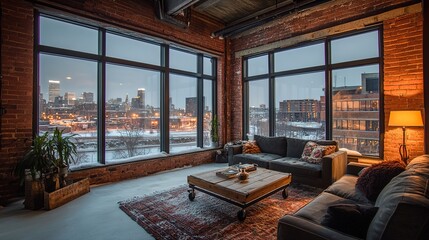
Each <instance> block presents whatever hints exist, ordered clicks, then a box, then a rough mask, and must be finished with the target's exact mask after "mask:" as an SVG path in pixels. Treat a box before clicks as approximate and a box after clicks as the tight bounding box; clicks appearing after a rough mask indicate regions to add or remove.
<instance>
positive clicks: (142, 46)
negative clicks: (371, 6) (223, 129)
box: [40, 17, 379, 108]
mask: <svg viewBox="0 0 429 240" xmlns="http://www.w3.org/2000/svg"><path fill="white" fill-rule="evenodd" d="M41 36H42V37H41V39H40V42H41V44H43V45H49V46H55V47H61V48H67V49H71V50H77V51H83V52H88V53H94V54H96V53H97V52H98V45H97V44H98V32H97V30H95V29H89V28H82V27H76V26H75V25H72V24H68V23H64V22H61V23H59V22H58V21H55V20H51V19H48V18H44V17H41ZM106 41H107V49H108V50H107V54H108V55H109V56H113V57H117V58H124V59H128V60H134V61H142V62H145V63H149V64H153V65H159V63H160V54H159V51H160V50H159V49H160V47H159V46H158V45H155V44H148V43H145V42H141V41H136V40H133V39H126V38H124V37H119V36H116V35H113V34H108V35H107V39H106ZM374 43H375V44H374ZM377 56H378V32H377V31H375V32H369V33H365V34H361V35H358V36H353V37H351V38H348V39H337V40H333V41H332V62H333V63H337V62H344V61H351V60H356V59H362V58H371V57H377ZM170 58H171V62H170V65H171V67H173V68H178V69H183V70H187V71H192V72H195V71H196V65H197V63H196V58H192V57H190V56H189V54H186V53H183V52H180V51H175V50H171V51H170ZM207 59H208V58H205V59H204V60H205V61H204V63H205V64H206V66H205V69H204V72H205V73H206V72H209V71H210V68H209V66H207V65H209V64H210V61H206V60H207ZM267 59H268V58H267V56H266V55H265V56H261V57H258V58H253V59H250V60H249V75H256V74H263V73H266V72H267V71H268V65H267V64H268V60H267ZM323 64H324V45H323V44H316V45H311V46H307V47H301V48H296V49H289V50H286V51H282V52H277V53H276V54H275V70H276V71H285V70H290V69H294V68H303V67H310V66H316V65H323ZM378 72H379V70H378V65H371V66H364V67H357V68H353V69H341V70H335V71H333V85H334V87H335V86H337V87H340V86H344V85H347V86H356V85H360V84H361V83H360V82H361V74H362V73H378ZM106 79H107V80H106V100H109V99H111V98H122V100H123V101H124V100H125V97H126V95H127V94H128V97H129V99H131V98H132V97H135V96H137V89H138V88H145V89H146V104H149V105H153V106H155V107H159V91H160V85H159V81H160V74H159V72H156V71H150V70H143V69H137V68H129V67H122V66H116V65H112V64H108V65H107V69H106ZM176 79H177V80H176ZM49 80H57V81H60V82H61V83H60V88H61V95H62V96H63V95H64V93H65V92H75V93H76V96H77V97H79V96H80V95H81V94H82V92H93V93H94V98H96V97H97V82H96V81H97V63H96V62H91V61H84V60H78V59H71V58H64V57H58V56H52V55H46V54H41V55H40V88H41V89H40V90H41V93H43V96H44V98H45V99H48V81H49ZM175 80H176V81H177V83H174V82H173V81H175ZM277 80H278V81H276V84H277V85H278V86H279V88H278V89H276V101H281V100H287V99H298V98H300V99H307V98H310V99H320V96H322V95H324V92H323V91H322V90H323V88H324V73H311V74H304V75H295V76H288V77H282V78H278V79H277ZM195 82H196V81H195V79H192V78H189V77H182V76H178V75H176V76H172V77H171V86H172V87H171V92H170V95H171V97H172V99H173V103H174V104H175V105H176V107H180V108H184V107H185V98H186V97H195V96H196V84H195V85H194V83H195ZM258 82H260V81H258ZM258 82H255V83H252V86H253V89H252V87H251V94H250V96H251V97H250V104H251V106H259V105H260V104H266V105H268V96H267V94H268V85H267V83H258ZM256 86H258V87H256ZM206 92H207V91H206ZM277 104H278V103H276V105H277Z"/></svg>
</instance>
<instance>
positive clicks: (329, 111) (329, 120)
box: [242, 25, 385, 158]
mask: <svg viewBox="0 0 429 240" xmlns="http://www.w3.org/2000/svg"><path fill="white" fill-rule="evenodd" d="M372 31H378V49H379V52H378V57H374V58H367V59H360V60H352V61H347V62H341V63H335V64H332V63H331V42H332V41H333V40H336V39H341V38H346V37H349V36H353V35H358V34H362V33H366V32H372ZM321 42H323V43H324V45H325V65H320V66H313V67H306V68H300V69H293V70H287V71H281V72H274V61H275V59H274V54H275V53H276V52H281V51H285V50H290V49H295V48H301V47H305V46H309V45H314V44H319V43H321ZM265 54H268V56H269V57H268V69H269V72H268V73H267V74H261V75H253V76H251V77H248V76H247V73H248V64H247V61H248V59H251V58H253V57H258V56H261V55H265ZM376 64H378V67H379V99H378V100H379V105H378V116H379V119H378V132H379V155H378V156H376V157H378V158H383V153H384V144H383V143H384V131H385V130H384V129H385V126H384V111H382V109H384V97H383V92H384V91H383V81H384V75H383V28H382V26H380V25H377V26H371V27H368V28H365V29H360V30H355V31H350V32H347V33H341V34H337V35H332V36H328V37H325V38H323V39H317V40H314V41H304V42H301V43H298V44H296V45H293V46H290V47H286V48H279V49H273V50H270V51H267V52H262V53H257V54H251V55H247V56H243V58H242V70H243V71H242V82H243V92H242V94H243V95H242V96H243V105H242V107H243V115H242V118H243V119H242V121H243V129H242V136H243V139H244V138H245V136H246V134H247V133H248V132H249V84H248V83H249V82H251V81H255V80H261V79H266V78H268V79H269V89H268V96H269V117H270V119H269V123H270V124H269V136H275V105H274V104H275V102H274V101H275V98H274V96H275V95H274V91H275V78H276V77H284V76H292V75H295V74H305V73H311V72H316V71H317V72H318V71H324V72H325V119H326V122H325V127H326V136H325V139H332V138H333V129H334V124H337V125H336V126H339V125H338V123H339V122H338V121H341V120H339V119H334V118H333V108H335V106H333V105H332V103H333V100H332V71H334V70H338V69H344V68H351V67H360V66H368V65H376ZM360 108H361V107H360ZM340 111H344V109H342V108H341V110H340ZM358 111H362V110H360V109H359V110H358ZM333 121H337V122H336V123H335V122H333ZM368 157H375V156H374V155H370V156H368Z"/></svg>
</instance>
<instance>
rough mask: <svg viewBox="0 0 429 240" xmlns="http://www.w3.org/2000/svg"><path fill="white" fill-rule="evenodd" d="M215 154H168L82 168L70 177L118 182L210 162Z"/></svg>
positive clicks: (210, 152) (91, 180)
mask: <svg viewBox="0 0 429 240" xmlns="http://www.w3.org/2000/svg"><path fill="white" fill-rule="evenodd" d="M214 155H215V153H214V151H203V152H197V153H192V154H183V155H177V156H167V157H162V158H156V159H151V160H145V161H138V162H130V163H124V164H120V165H113V166H107V167H100V168H94V169H87V170H80V171H76V172H72V173H71V174H70V178H71V179H81V178H89V179H90V183H91V184H100V183H108V182H117V181H121V180H125V179H131V178H137V177H142V176H147V175H150V174H152V173H156V172H160V171H165V170H170V169H174V168H180V167H185V166H196V165H200V164H203V163H209V162H212V161H213V159H214ZM184 181H186V179H184Z"/></svg>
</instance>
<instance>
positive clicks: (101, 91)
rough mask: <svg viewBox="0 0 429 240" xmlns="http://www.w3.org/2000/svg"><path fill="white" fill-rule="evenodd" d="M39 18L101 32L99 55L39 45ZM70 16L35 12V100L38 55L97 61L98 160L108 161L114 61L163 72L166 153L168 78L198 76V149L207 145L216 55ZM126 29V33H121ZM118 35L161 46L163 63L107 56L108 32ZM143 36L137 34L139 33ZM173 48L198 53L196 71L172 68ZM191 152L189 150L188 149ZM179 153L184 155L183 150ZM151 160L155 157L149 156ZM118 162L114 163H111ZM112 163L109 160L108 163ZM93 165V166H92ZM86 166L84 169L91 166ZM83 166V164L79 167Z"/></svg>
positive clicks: (163, 147) (165, 145)
mask: <svg viewBox="0 0 429 240" xmlns="http://www.w3.org/2000/svg"><path fill="white" fill-rule="evenodd" d="M40 17H45V18H51V19H54V20H58V21H62V22H66V23H71V24H74V25H78V26H82V27H86V28H91V29H94V30H97V31H98V43H99V44H98V47H99V51H98V54H93V53H85V52H80V51H74V50H68V49H64V48H57V47H51V46H45V45H41V44H40V21H39V19H40ZM71 18H73V17H72V16H70V19H69V18H67V16H56V15H55V14H51V13H44V12H39V11H36V13H35V20H34V34H35V38H34V50H33V53H34V55H33V56H34V57H33V60H34V69H33V76H34V85H33V86H34V88H33V101H34V102H39V91H40V89H39V87H38V86H39V83H40V79H39V71H40V63H39V55H40V54H47V55H54V56H60V57H66V58H75V59H83V60H91V61H95V62H97V63H98V74H97V108H98V112H97V119H98V122H97V124H98V128H97V136H98V140H97V143H98V148H97V157H98V159H97V162H98V163H101V164H106V161H105V151H106V143H105V140H106V136H105V130H106V125H105V119H106V116H105V114H104V113H105V109H106V106H105V105H106V64H114V65H119V66H125V67H133V68H137V69H143V70H152V71H157V72H160V91H161V92H160V131H161V136H160V152H165V153H167V154H169V153H170V146H169V145H170V144H169V141H170V132H169V81H170V77H169V75H170V74H179V75H183V76H189V77H195V78H197V98H198V103H197V104H198V107H197V114H198V117H197V119H198V120H197V121H198V123H197V139H196V141H197V146H196V147H198V148H207V146H204V144H203V131H204V129H203V128H202V127H203V111H204V106H203V90H204V88H203V87H204V84H203V83H204V80H211V81H212V108H213V110H212V111H213V114H216V113H217V57H215V56H212V55H210V54H208V53H205V52H202V51H200V50H197V49H191V48H189V47H185V46H181V45H177V44H175V43H166V41H163V40H162V39H161V40H152V39H153V38H152V37H151V36H148V35H145V34H141V33H138V32H130V31H129V30H125V29H121V30H117V28H115V30H112V29H111V28H107V27H101V26H97V24H94V21H92V20H87V21H88V22H91V23H85V22H83V21H85V20H84V19H83V18H79V20H75V19H71ZM121 31H123V32H121ZM107 33H109V34H115V35H118V36H121V37H127V38H130V39H133V40H138V41H143V42H147V43H150V44H155V45H159V46H160V54H161V62H160V64H159V66H157V65H152V64H148V63H144V62H137V61H132V60H127V59H120V58H115V57H109V56H107V55H106V34H107ZM136 35H138V36H140V35H141V36H142V37H138V36H136ZM170 48H174V49H177V50H179V51H184V52H188V53H192V54H195V55H196V56H197V72H196V73H193V72H188V71H184V70H180V69H173V68H170V67H169V49H170ZM204 57H206V58H210V59H212V66H211V69H212V74H211V75H207V74H204V65H203V64H204ZM33 113H34V117H33V135H34V136H36V135H38V134H39V114H38V113H39V104H33ZM186 152H187V153H189V151H186ZM178 154H181V153H180V152H179V153H178ZM145 158H146V157H145V156H142V159H141V160H145ZM148 158H149V159H152V157H150V156H149V157H148ZM111 164H115V163H111ZM109 165H110V163H109ZM91 167H92V166H91ZM91 167H84V168H91ZM79 168H81V167H79Z"/></svg>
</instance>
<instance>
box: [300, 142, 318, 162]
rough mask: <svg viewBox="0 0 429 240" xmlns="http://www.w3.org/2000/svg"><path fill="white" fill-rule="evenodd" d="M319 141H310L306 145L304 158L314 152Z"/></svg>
mask: <svg viewBox="0 0 429 240" xmlns="http://www.w3.org/2000/svg"><path fill="white" fill-rule="evenodd" d="M317 146H318V145H317V143H315V142H312V141H309V142H307V143H306V144H305V146H304V151H303V152H302V156H301V158H302V159H306V158H309V157H310V156H311V154H312V153H313V150H314V149H315V148H316V147H317Z"/></svg>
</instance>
